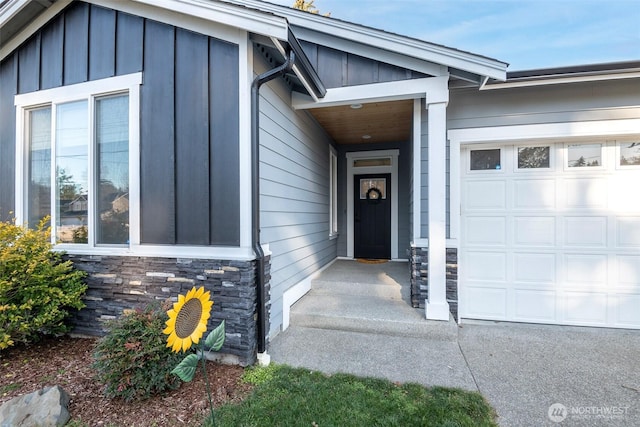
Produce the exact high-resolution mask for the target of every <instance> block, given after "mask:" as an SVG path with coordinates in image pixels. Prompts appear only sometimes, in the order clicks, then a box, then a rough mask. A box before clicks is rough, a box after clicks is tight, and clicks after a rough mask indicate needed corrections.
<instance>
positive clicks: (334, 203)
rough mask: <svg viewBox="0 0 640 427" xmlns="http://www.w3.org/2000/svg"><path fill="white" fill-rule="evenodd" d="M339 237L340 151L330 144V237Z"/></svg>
mask: <svg viewBox="0 0 640 427" xmlns="http://www.w3.org/2000/svg"><path fill="white" fill-rule="evenodd" d="M337 237H338V152H337V151H336V149H335V148H334V147H333V146H332V145H330V146H329V239H330V240H333V239H336V238H337Z"/></svg>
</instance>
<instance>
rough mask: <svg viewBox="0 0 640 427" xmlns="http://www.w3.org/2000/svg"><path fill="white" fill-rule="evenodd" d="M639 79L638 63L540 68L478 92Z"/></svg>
mask: <svg viewBox="0 0 640 427" xmlns="http://www.w3.org/2000/svg"><path fill="white" fill-rule="evenodd" d="M635 78H640V61H632V62H612V63H603V64H592V65H578V66H569V67H556V68H541V69H535V70H524V71H515V72H510V73H507V80H506V81H504V82H500V81H495V80H493V81H492V80H489V81H487V82H485V83H484V84H482V85H481V87H480V90H492V89H508V88H518V87H532V86H548V85H556V84H568V83H586V82H597V81H606V80H620V79H635Z"/></svg>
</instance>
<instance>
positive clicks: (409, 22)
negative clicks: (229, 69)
mask: <svg viewBox="0 0 640 427" xmlns="http://www.w3.org/2000/svg"><path fill="white" fill-rule="evenodd" d="M267 1H270V2H271V3H276V4H281V5H285V6H291V5H292V4H293V0H267ZM314 5H315V6H316V7H317V8H318V10H319V11H320V12H321V13H326V12H330V13H331V17H333V18H338V19H342V20H345V21H349V22H354V23H357V24H362V25H366V26H370V27H374V28H379V29H382V30H386V31H390V32H392V33H396V34H400V35H405V36H410V37H415V38H418V39H421V40H425V41H428V42H432V43H437V44H441V45H445V46H447V47H452V48H455V49H460V50H464V51H468V52H472V53H475V54H478V55H483V56H487V57H490V58H494V59H498V60H500V61H503V62H506V63H508V64H509V67H508V69H507V70H508V71H519V70H531V69H538V68H552V67H562V66H570V65H586V64H596V63H604V62H618V61H637V60H640V0H493V1H486V0H315V2H314Z"/></svg>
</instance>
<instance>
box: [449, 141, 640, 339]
mask: <svg viewBox="0 0 640 427" xmlns="http://www.w3.org/2000/svg"><path fill="white" fill-rule="evenodd" d="M461 160H462V162H463V164H462V168H461V169H462V180H461V182H462V206H461V208H462V210H461V214H462V218H461V225H462V230H461V231H462V234H461V251H460V261H459V264H460V316H461V317H462V318H468V319H493V320H506V321H516V322H534V323H555V324H565V325H589V326H608V327H620V328H640V141H638V140H636V141H624V142H619V141H618V142H591V141H587V142H581V143H576V142H572V143H554V144H538V145H534V144H531V145H521V144H513V145H495V146H487V145H483V146H475V145H470V146H466V147H462V152H461Z"/></svg>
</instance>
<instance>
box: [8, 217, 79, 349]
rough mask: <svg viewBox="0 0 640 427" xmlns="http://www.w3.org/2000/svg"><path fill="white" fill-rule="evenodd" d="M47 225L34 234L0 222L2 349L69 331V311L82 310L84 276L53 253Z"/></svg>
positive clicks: (33, 231)
mask: <svg viewBox="0 0 640 427" xmlns="http://www.w3.org/2000/svg"><path fill="white" fill-rule="evenodd" d="M47 221H48V218H45V219H43V220H42V221H41V222H40V224H38V227H37V228H36V229H35V230H31V229H28V228H26V227H21V226H18V225H16V224H15V223H14V222H0V350H2V349H6V348H7V347H9V346H11V345H14V344H15V343H18V342H21V343H28V342H33V341H36V340H37V339H38V338H39V337H40V336H41V335H43V334H48V335H58V334H62V333H65V332H68V330H69V329H70V326H69V325H67V324H65V320H66V319H67V318H68V317H69V315H70V314H71V313H70V311H69V310H70V309H76V310H79V309H81V308H82V307H84V304H83V302H82V295H84V292H85V291H86V289H87V287H86V285H85V284H84V282H83V280H82V279H83V278H84V277H85V275H86V274H85V273H84V272H82V271H80V270H75V269H74V268H73V264H72V263H71V261H63V259H62V253H61V252H54V251H52V245H51V241H50V233H51V231H50V229H49V228H47V227H45V224H46V222H47Z"/></svg>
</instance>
